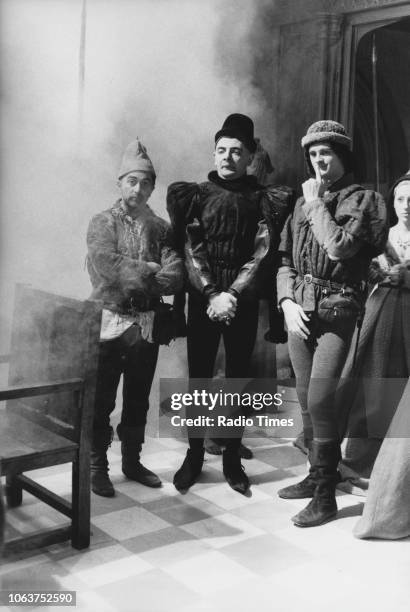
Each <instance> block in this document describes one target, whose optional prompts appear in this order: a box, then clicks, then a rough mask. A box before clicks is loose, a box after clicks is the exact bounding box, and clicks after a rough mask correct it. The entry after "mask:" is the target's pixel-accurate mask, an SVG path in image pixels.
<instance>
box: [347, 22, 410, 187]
mask: <svg viewBox="0 0 410 612" xmlns="http://www.w3.org/2000/svg"><path fill="white" fill-rule="evenodd" d="M373 37H374V40H375V47H376V51H377V93H378V95H377V107H378V113H377V116H378V137H379V176H380V190H381V191H382V193H386V192H387V190H388V187H389V185H391V184H392V183H393V181H394V180H395V179H396V178H397V177H398V176H400V175H402V174H403V173H404V172H405V171H406V170H408V168H409V166H410V155H409V153H410V18H406V19H401V20H400V21H396V22H394V23H392V24H390V25H388V26H384V27H381V28H377V29H375V30H373V31H371V32H368V33H367V34H366V35H365V36H363V38H362V39H361V41H360V43H359V46H358V49H357V55H356V75H355V105H354V150H355V155H356V158H357V179H358V181H359V182H361V183H362V184H364V185H366V186H369V187H371V188H375V187H376V145H375V142H376V138H375V127H374V115H375V114H374V99H373V83H372V45H373Z"/></svg>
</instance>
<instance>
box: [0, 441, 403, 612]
mask: <svg viewBox="0 0 410 612" xmlns="http://www.w3.org/2000/svg"><path fill="white" fill-rule="evenodd" d="M248 444H249V446H250V447H252V448H253V451H254V454H255V458H254V459H253V460H251V461H246V462H244V463H245V464H246V470H247V473H248V475H249V477H250V479H251V482H252V489H251V494H250V495H249V497H244V496H241V495H239V494H238V493H235V492H234V491H232V490H231V489H230V488H229V486H228V485H227V484H226V482H225V481H224V477H223V474H222V470H221V458H220V457H214V456H211V455H207V460H206V463H205V466H204V471H203V474H202V476H201V478H200V480H199V482H198V483H197V484H196V485H195V486H193V487H192V488H191V490H190V491H189V492H188V493H186V494H185V495H181V494H180V493H178V492H177V491H176V490H175V488H174V487H173V485H172V476H173V474H174V472H175V470H176V469H177V468H178V467H179V465H180V464H181V461H182V459H183V456H184V454H185V445H184V443H183V442H179V441H176V440H172V439H152V438H150V439H148V440H147V443H146V444H145V445H144V462H145V464H146V465H147V466H148V467H150V468H151V469H154V470H155V471H157V473H158V474H159V475H160V476H161V478H162V480H163V483H164V484H163V487H162V488H161V489H149V488H146V487H143V486H142V485H139V484H136V483H134V482H130V481H127V480H126V479H125V478H124V477H123V475H122V473H121V469H120V449H119V443H118V442H114V443H113V446H112V448H111V450H110V453H109V459H110V465H111V475H112V479H113V482H114V484H115V488H116V491H117V495H116V497H115V498H113V499H106V498H101V497H98V496H95V495H92V532H93V535H92V543H91V547H90V549H89V550H87V551H83V552H79V551H76V550H74V549H72V548H71V546H70V544H69V543H66V544H60V545H55V546H52V547H50V548H46V549H42V550H41V551H37V552H36V553H30V554H29V553H27V554H25V555H20V556H19V557H15V558H13V559H7V560H4V561H3V565H2V566H1V568H0V588H1V589H4V590H11V589H31V588H32V589H35V590H39V589H50V590H56V589H71V590H76V591H77V609H78V610H81V611H83V610H84V611H85V610H87V611H88V610H90V611H92V612H95V611H96V610H99V611H100V612H112V611H117V610H119V611H128V610H130V611H133V612H135V611H137V612H162V611H164V612H165V611H166V612H169V611H170V610H178V611H179V612H197V611H198V612H199V611H206V612H211V611H212V612H222V611H224V612H225V611H228V612H229V611H231V610H232V611H235V612H242V611H244V612H245V611H246V612H249V611H250V610H255V611H257V612H265V611H266V612H267V611H270V610H275V611H278V612H279V611H282V610H286V611H289V610H290V611H293V610H304V611H309V610H312V611H313V610H314V611H315V612H322V611H323V612H324V611H326V612H328V611H329V610H332V612H338V611H339V610H346V609H353V610H360V609H362V610H368V609H372V610H373V611H378V610H380V611H381V610H386V609H392V610H394V611H395V612H400V611H401V610H403V611H404V610H408V606H409V598H410V591H409V587H408V577H409V575H410V554H409V553H410V539H407V540H402V541H399V542H384V541H361V540H357V539H355V538H354V537H353V536H352V528H353V525H354V524H355V522H356V521H357V518H358V516H359V515H360V512H361V508H362V502H363V500H362V499H361V498H358V497H353V496H350V495H347V494H338V505H339V514H338V519H337V520H335V521H333V522H331V523H328V524H327V525H324V526H321V527H317V528H312V529H305V530H304V529H298V528H296V527H294V526H293V524H292V523H291V522H290V517H291V516H292V515H293V514H294V513H296V512H297V511H298V510H299V509H301V508H302V507H303V506H304V505H305V501H304V500H297V501H284V500H280V499H279V498H278V497H277V495H276V491H277V489H278V488H280V487H282V486H284V485H286V484H289V483H292V482H294V481H295V480H296V479H297V477H298V476H300V475H301V474H303V473H304V472H305V457H304V455H302V454H301V453H300V452H299V451H298V450H297V449H295V448H293V446H292V445H291V443H290V442H288V441H285V440H275V441H273V440H269V439H262V438H253V439H250V440H248ZM63 468H64V466H63V467H59V468H53V469H49V470H47V474H46V475H44V471H43V472H38V473H37V476H38V477H39V479H40V480H42V479H44V482H47V484H48V486H50V487H51V486H53V487H54V489H55V490H56V492H61V493H65V492H67V491H69V478H70V475H69V472H68V471H62V470H63ZM64 520H65V519H64V517H61V518H60V515H59V514H58V513H56V512H54V511H53V510H52V509H48V508H47V507H46V506H45V505H44V504H41V503H39V502H37V501H36V500H35V499H34V498H32V497H31V496H30V495H25V497H24V503H23V505H22V506H21V507H20V508H18V509H15V510H13V511H10V512H9V513H8V530H9V534H10V535H11V534H13V533H15V532H27V531H31V530H36V529H38V528H41V527H43V526H48V525H50V526H51V525H57V524H59V523H60V522H64ZM3 609H5V608H3ZM10 609H15V608H10ZM37 609H38V608H37ZM47 609H50V608H47Z"/></svg>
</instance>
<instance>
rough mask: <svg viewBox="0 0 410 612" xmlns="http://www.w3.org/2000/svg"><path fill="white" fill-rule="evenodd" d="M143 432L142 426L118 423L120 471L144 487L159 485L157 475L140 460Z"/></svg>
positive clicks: (159, 481)
mask: <svg viewBox="0 0 410 612" xmlns="http://www.w3.org/2000/svg"><path fill="white" fill-rule="evenodd" d="M144 433H145V428H144V427H128V426H124V425H122V424H121V423H120V424H119V425H118V427H117V434H118V437H119V439H120V440H121V456H122V472H123V474H124V475H125V476H126V477H127V478H129V479H130V480H135V481H136V482H139V483H141V484H143V485H145V486H146V487H160V486H161V484H162V483H161V480H160V479H159V478H158V476H157V475H156V474H154V472H151V470H148V469H147V468H146V467H144V466H143V465H142V463H141V462H140V455H141V449H142V444H143V442H144Z"/></svg>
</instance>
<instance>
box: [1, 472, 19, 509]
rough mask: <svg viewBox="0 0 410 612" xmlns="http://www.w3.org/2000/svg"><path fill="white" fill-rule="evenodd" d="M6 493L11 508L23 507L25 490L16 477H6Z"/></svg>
mask: <svg viewBox="0 0 410 612" xmlns="http://www.w3.org/2000/svg"><path fill="white" fill-rule="evenodd" d="M5 493H6V500H7V505H8V507H9V508H16V507H17V506H21V503H22V501H23V489H22V487H21V485H20V484H19V481H18V479H17V478H16V476H15V475H10V474H9V475H7V476H6V486H5Z"/></svg>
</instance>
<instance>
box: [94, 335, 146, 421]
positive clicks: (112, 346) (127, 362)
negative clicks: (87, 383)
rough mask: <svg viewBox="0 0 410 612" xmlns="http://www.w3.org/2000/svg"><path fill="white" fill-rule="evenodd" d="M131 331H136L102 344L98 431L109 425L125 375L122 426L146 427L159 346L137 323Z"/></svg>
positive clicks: (99, 373) (96, 418) (97, 392)
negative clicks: (143, 332) (150, 340)
mask: <svg viewBox="0 0 410 612" xmlns="http://www.w3.org/2000/svg"><path fill="white" fill-rule="evenodd" d="M130 331H131V332H132V333H128V332H125V334H123V335H122V336H120V337H119V338H115V339H114V340H108V341H107V342H101V344H100V356H99V362H98V375H97V388H96V398H95V414H94V431H96V430H106V429H107V428H109V425H110V414H111V412H112V411H113V410H114V408H115V399H116V396H117V388H118V384H119V382H120V377H121V374H122V375H123V390H122V397H123V402H122V413H121V425H122V426H123V427H142V428H143V427H145V424H146V420H147V412H148V408H149V394H150V391H151V385H152V380H153V378H154V373H155V367H156V364H157V359H158V345H157V344H152V343H150V342H146V341H145V340H143V339H142V338H141V334H140V331H139V327H138V326H133V329H132V330H130Z"/></svg>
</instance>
